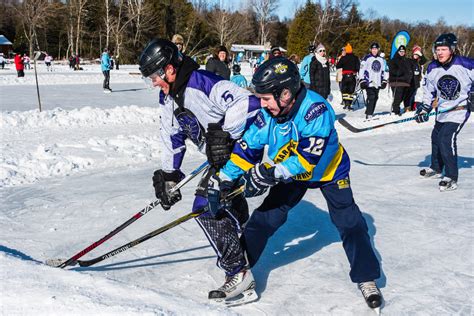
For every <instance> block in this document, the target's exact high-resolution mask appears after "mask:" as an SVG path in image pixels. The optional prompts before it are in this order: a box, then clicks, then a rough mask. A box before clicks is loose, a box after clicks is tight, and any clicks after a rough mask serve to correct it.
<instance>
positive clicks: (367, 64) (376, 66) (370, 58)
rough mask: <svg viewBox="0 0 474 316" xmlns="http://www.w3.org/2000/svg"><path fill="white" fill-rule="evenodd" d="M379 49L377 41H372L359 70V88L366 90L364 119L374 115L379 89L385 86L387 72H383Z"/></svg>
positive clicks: (383, 67)
mask: <svg viewBox="0 0 474 316" xmlns="http://www.w3.org/2000/svg"><path fill="white" fill-rule="evenodd" d="M379 51H380V45H379V43H377V42H374V43H372V44H371V45H370V53H369V54H368V55H366V56H365V57H364V58H363V59H362V63H361V66H360V71H359V80H360V88H361V89H365V91H366V92H367V106H366V109H365V118H366V119H369V118H371V117H372V116H373V115H374V111H375V106H376V105H377V100H378V98H379V90H380V89H385V87H387V77H388V74H387V73H386V72H385V68H386V66H385V60H384V59H383V58H382V57H380V55H379Z"/></svg>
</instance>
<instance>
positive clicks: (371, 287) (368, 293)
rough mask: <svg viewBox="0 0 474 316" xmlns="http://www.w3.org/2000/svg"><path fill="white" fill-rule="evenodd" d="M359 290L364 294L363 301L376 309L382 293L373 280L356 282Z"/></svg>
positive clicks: (380, 302)
mask: <svg viewBox="0 0 474 316" xmlns="http://www.w3.org/2000/svg"><path fill="white" fill-rule="evenodd" d="M358 287H359V290H360V291H361V292H362V295H363V296H364V299H365V302H366V303H367V305H369V307H370V308H373V309H378V308H380V306H381V305H382V301H383V298H382V293H381V292H380V290H379V288H378V287H377V284H375V281H367V282H362V283H359V284H358Z"/></svg>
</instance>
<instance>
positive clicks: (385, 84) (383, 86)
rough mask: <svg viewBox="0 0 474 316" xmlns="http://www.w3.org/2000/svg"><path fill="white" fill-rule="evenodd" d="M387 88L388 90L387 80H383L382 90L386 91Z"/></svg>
mask: <svg viewBox="0 0 474 316" xmlns="http://www.w3.org/2000/svg"><path fill="white" fill-rule="evenodd" d="M385 88H387V80H383V81H382V84H381V85H380V89H382V90H383V89H385Z"/></svg>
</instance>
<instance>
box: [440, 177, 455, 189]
mask: <svg viewBox="0 0 474 316" xmlns="http://www.w3.org/2000/svg"><path fill="white" fill-rule="evenodd" d="M457 188H458V184H457V183H456V181H454V180H453V179H451V178H448V177H444V178H443V179H442V180H441V181H440V182H439V190H440V191H441V192H444V191H453V190H456V189H457Z"/></svg>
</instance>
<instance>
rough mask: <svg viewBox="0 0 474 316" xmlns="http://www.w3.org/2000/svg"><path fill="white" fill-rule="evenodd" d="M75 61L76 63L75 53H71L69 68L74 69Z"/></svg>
mask: <svg viewBox="0 0 474 316" xmlns="http://www.w3.org/2000/svg"><path fill="white" fill-rule="evenodd" d="M74 63H75V60H74V55H71V56H70V57H69V69H74Z"/></svg>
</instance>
